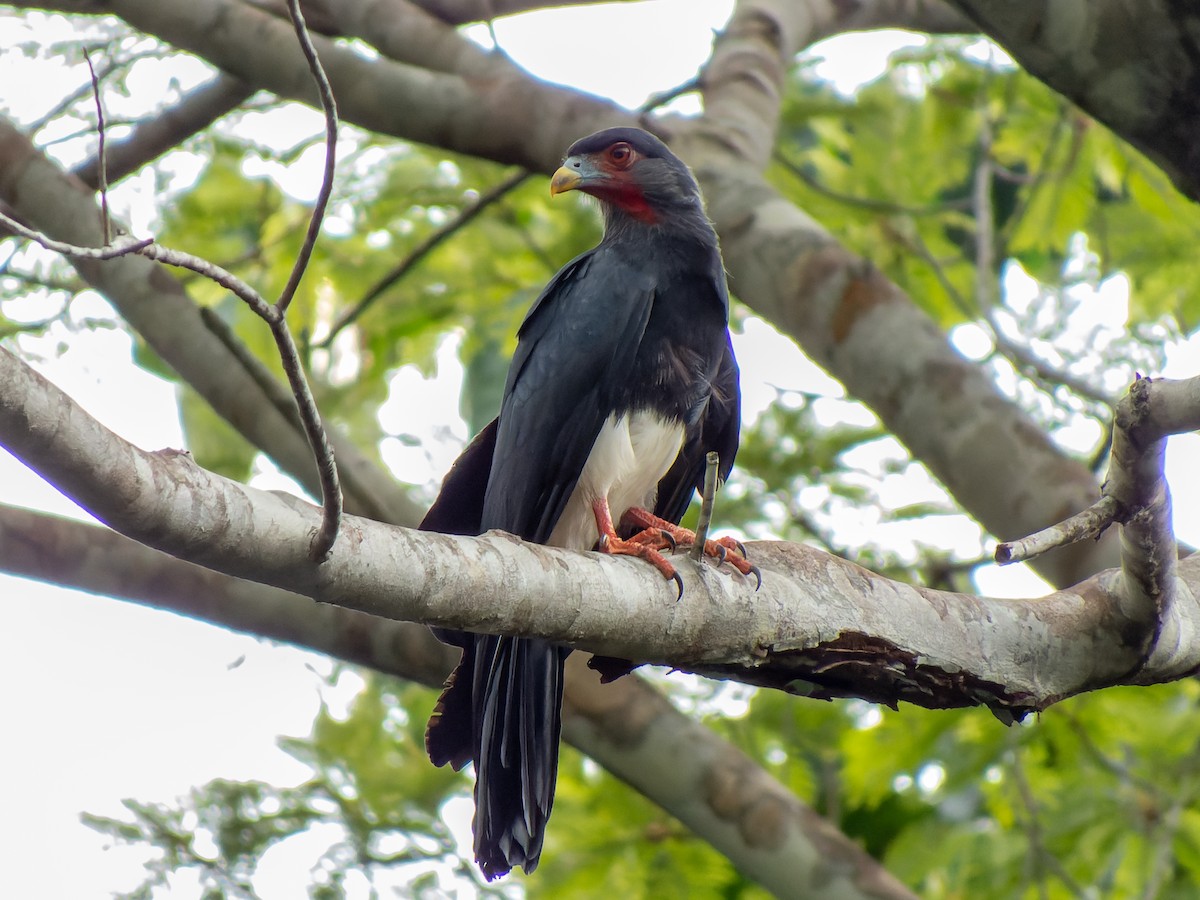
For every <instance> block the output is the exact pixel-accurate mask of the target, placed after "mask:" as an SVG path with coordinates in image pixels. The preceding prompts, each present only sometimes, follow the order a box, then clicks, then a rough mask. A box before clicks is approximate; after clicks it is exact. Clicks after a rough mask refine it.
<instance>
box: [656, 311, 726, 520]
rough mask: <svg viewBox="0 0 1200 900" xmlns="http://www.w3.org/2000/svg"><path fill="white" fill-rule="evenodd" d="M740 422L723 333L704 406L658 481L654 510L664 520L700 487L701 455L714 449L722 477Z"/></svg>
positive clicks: (674, 516) (677, 514)
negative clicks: (719, 358)
mask: <svg viewBox="0 0 1200 900" xmlns="http://www.w3.org/2000/svg"><path fill="white" fill-rule="evenodd" d="M741 425H742V395H741V388H740V384H739V380H738V367H737V360H736V359H735V358H734V355H733V346H732V345H731V344H730V342H729V336H728V334H726V337H725V347H724V352H723V354H722V357H721V363H720V365H719V366H718V368H717V374H716V376H715V377H714V378H713V380H712V393H711V395H710V396H709V399H708V406H707V407H706V408H705V410H704V413H703V414H702V415H701V417H700V421H699V423H698V425H697V426H696V427H695V428H693V429H689V432H688V436H687V438H686V440H685V441H684V445H683V449H682V450H680V452H679V456H678V458H676V460H675V463H674V465H672V466H671V468H670V469H669V470H668V471H667V474H666V475H664V476H663V477H662V480H661V481H660V482H659V483H658V500H657V502H656V503H655V505H654V514H655V515H657V516H660V517H662V518H664V519H666V520H667V521H668V522H678V521H679V520H680V519H682V518H683V514H684V513H685V512H687V508H688V504H689V503H690V502H691V500H692V493H693V491H699V490H702V489H703V487H704V470H705V456H706V455H707V454H708V452H709V451H711V450H715V451H717V453H718V455H719V456H720V467H719V468H718V470H717V472H718V474H719V475H720V477H721V480H722V481H724V480H725V479H726V478H728V477H729V473H730V471H731V470H732V469H733V460H734V457H735V456H737V450H738V434H739V432H740V429H741Z"/></svg>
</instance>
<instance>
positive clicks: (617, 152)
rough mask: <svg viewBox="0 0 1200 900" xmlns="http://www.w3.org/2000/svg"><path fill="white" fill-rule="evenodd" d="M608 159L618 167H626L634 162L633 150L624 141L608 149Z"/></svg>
mask: <svg viewBox="0 0 1200 900" xmlns="http://www.w3.org/2000/svg"><path fill="white" fill-rule="evenodd" d="M608 158H609V159H610V160H612V161H613V162H614V163H616V164H617V165H618V166H621V167H625V166H627V165H629V164H630V163H631V162H633V148H632V147H630V146H629V145H628V144H627V143H625V142H624V141H621V143H619V144H613V145H612V146H611V147H609V148H608Z"/></svg>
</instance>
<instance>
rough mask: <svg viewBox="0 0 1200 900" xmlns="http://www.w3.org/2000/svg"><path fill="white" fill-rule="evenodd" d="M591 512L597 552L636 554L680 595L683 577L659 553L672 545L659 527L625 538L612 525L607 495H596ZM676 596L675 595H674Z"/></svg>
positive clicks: (623, 554)
mask: <svg viewBox="0 0 1200 900" xmlns="http://www.w3.org/2000/svg"><path fill="white" fill-rule="evenodd" d="M592 514H593V515H594V516H595V517H596V528H598V529H599V531H600V552H601V553H611V554H613V555H614V556H636V557H637V558H638V559H644V560H645V561H646V562H648V563H650V565H652V566H654V568H656V569H658V571H659V572H660V573H661V574H662V577H663V578H668V579H670V580H672V581H674V582H675V586H676V587H677V588H678V589H679V597H682V596H683V579H682V578H680V577H679V573H678V572H676V571H675V567H674V566H673V565H671V563H670V562H669V561H668V560H667V558H666V557H665V556H663V555H662V553H661V552H659V551H661V550H663V549H665V548H667V547H671V548H674V541H673V540H671V539H669V538H663V536H662V535H661V534H660V533H658V532H659V531H660V529H653V530H647V531H643V532H641V533H640V534H635V535H634V536H633V537H631V538H629V539H628V540H625V539H624V538H622V537H620V536H619V535H618V534H617V529H616V528H614V527H613V520H612V513H611V512H610V511H609V509H608V499H607V498H600V499H598V500H593V501H592ZM676 599H679V598H678V597H677V598H676Z"/></svg>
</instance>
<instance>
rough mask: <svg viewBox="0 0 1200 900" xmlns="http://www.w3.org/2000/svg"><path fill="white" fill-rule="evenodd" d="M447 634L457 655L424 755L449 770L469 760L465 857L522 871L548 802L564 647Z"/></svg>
mask: <svg viewBox="0 0 1200 900" xmlns="http://www.w3.org/2000/svg"><path fill="white" fill-rule="evenodd" d="M446 637H450V636H449V635H447V636H446ZM453 638H454V640H453V642H454V643H457V644H459V645H460V646H462V647H463V657H462V661H461V662H460V663H459V665H458V668H456V669H455V670H454V672H453V674H451V676H450V678H449V679H448V680H447V681H446V688H445V690H444V691H442V696H441V698H440V699H439V700H438V704H437V706H436V707H435V708H434V712H433V717H432V718H431V719H430V720H429V728H428V730H427V731H426V732H425V746H426V749H427V750H428V751H429V758H430V759H431V760H433V763H434V765H438V766H442V765H445V764H446V763H450V764H452V765H453V766H454V767H455V768H456V769H461V768H462V767H463V766H465V765H466V764H467V763H468V762H471V761H474V763H475V828H474V831H475V860H476V862H478V863H479V868H480V870H481V871H482V872H483V874H484V876H485V877H486V878H487V879H488V880H489V881H490V880H491V879H493V878H498V877H500V876H501V875H504V874H506V873H507V872H508V871H509V870H510V869H512V868H513V867H514V866H521V867H522V868H523V869H524V870H525V871H526V872H532V871H533V870H534V869H535V868H537V864H538V857H539V856H540V855H541V852H542V839H543V837H544V836H545V833H546V821H547V820H548V819H549V818H550V808H551V807H552V806H553V804H554V785H555V782H556V781H557V778H558V739H559V733H560V732H561V730H562V694H563V664H564V662H565V660H566V657H567V653H568V652H569V651H567V650H565V649H563V648H560V647H555V646H554V645H552V644H548V643H546V642H545V641H540V640H535V639H529V638H508V637H490V636H486V635H465V634H460V635H454V636H453Z"/></svg>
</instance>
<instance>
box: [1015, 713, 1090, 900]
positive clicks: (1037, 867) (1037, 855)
mask: <svg viewBox="0 0 1200 900" xmlns="http://www.w3.org/2000/svg"><path fill="white" fill-rule="evenodd" d="M1016 734H1017V733H1016V732H1013V738H1012V739H1011V740H1012V744H1013V746H1012V750H1011V752H1012V762H1011V764H1010V765H1009V771H1010V772H1011V773H1012V779H1013V784H1014V785H1015V786H1016V788H1017V795H1018V797H1019V798H1020V800H1021V805H1022V806H1024V807H1025V812H1026V815H1027V818H1026V821H1025V833H1026V836H1027V837H1028V840H1029V852H1030V855H1031V856H1032V862H1033V866H1034V877H1035V879H1036V880H1037V883H1038V895H1039V896H1041V897H1048V896H1049V893H1048V892H1047V890H1046V884H1045V877H1046V876H1045V872H1044V870H1045V869H1048V870H1049V871H1050V872H1051V873H1052V874H1053V875H1054V876H1055V877H1056V878H1057V879H1058V880H1059V881H1060V882H1062V885H1063V887H1065V888H1066V889H1067V891H1068V892H1069V893H1070V894H1071V896H1073V897H1080V898H1086V897H1087V896H1088V893H1087V891H1085V890H1084V889H1083V888H1082V886H1081V885H1080V884H1079V882H1077V881H1076V880H1075V879H1074V878H1073V877H1072V876H1071V873H1070V872H1068V871H1067V869H1066V867H1065V866H1064V865H1063V864H1062V860H1060V859H1059V858H1058V857H1057V856H1055V855H1054V854H1053V853H1051V852H1050V849H1049V848H1048V847H1047V846H1046V844H1045V841H1044V840H1043V837H1042V827H1041V819H1040V816H1041V807H1040V806H1039V804H1038V802H1037V798H1036V797H1035V796H1034V793H1033V789H1032V788H1031V787H1030V785H1029V781H1028V780H1027V779H1026V778H1025V771H1024V768H1023V767H1022V765H1021V746H1020V744H1019V743H1018V742H1017V737H1016Z"/></svg>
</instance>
